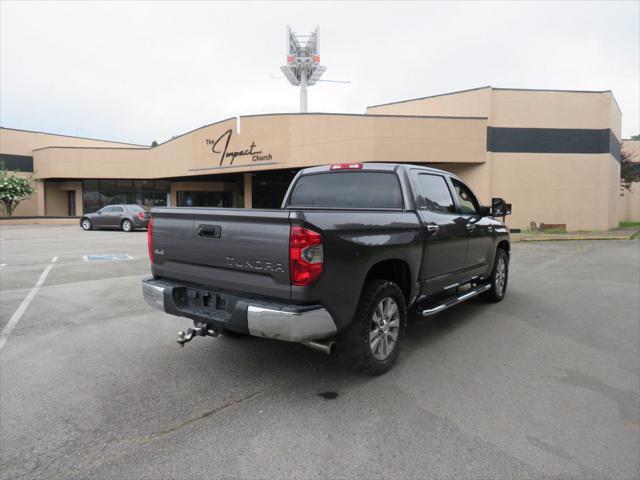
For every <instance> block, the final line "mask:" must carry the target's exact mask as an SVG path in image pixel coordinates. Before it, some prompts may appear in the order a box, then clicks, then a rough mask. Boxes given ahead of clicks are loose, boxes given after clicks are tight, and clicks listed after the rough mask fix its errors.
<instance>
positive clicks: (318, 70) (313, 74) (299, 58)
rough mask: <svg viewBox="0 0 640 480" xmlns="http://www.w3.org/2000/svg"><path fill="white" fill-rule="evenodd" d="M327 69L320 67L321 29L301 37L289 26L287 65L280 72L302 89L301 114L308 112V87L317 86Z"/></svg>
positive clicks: (318, 28)
mask: <svg viewBox="0 0 640 480" xmlns="http://www.w3.org/2000/svg"><path fill="white" fill-rule="evenodd" d="M326 69H327V67H326V66H324V65H320V27H316V29H315V30H314V31H313V32H311V33H310V34H309V35H300V34H297V33H296V32H294V31H292V30H291V27H289V26H287V64H286V65H283V66H282V67H280V70H282V73H284V76H285V77H286V78H287V80H289V82H290V83H291V85H294V86H296V87H298V86H299V87H300V112H302V113H305V112H306V111H307V87H311V86H312V85H315V84H316V82H317V81H318V80H320V77H321V76H322V74H323V73H324V71H325V70H326Z"/></svg>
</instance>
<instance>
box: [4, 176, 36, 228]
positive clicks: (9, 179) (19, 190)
mask: <svg viewBox="0 0 640 480" xmlns="http://www.w3.org/2000/svg"><path fill="white" fill-rule="evenodd" d="M35 191H36V190H35V188H33V185H31V179H29V178H26V177H20V176H18V175H16V174H15V173H13V172H8V171H7V170H5V169H4V166H1V165H0V203H2V208H3V209H4V212H5V214H6V215H7V217H10V216H12V215H13V211H14V210H15V209H16V207H17V206H18V204H19V203H20V202H21V201H22V200H25V199H27V198H29V197H30V196H31V195H33V193H34V192H35Z"/></svg>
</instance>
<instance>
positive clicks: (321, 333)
mask: <svg viewBox="0 0 640 480" xmlns="http://www.w3.org/2000/svg"><path fill="white" fill-rule="evenodd" d="M247 326H248V328H249V333H250V334H251V335H253V336H255V337H266V338H274V339H276V340H286V341H288V342H304V341H307V340H319V339H323V338H328V337H332V336H334V335H335V334H336V324H335V323H334V321H333V319H332V318H331V315H329V312H327V310H326V309H324V308H322V307H319V308H315V309H313V310H306V311H299V312H295V311H286V310H273V309H270V308H263V307H257V306H254V305H249V307H248V308H247Z"/></svg>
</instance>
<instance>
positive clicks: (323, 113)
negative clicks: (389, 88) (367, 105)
mask: <svg viewBox="0 0 640 480" xmlns="http://www.w3.org/2000/svg"><path fill="white" fill-rule="evenodd" d="M277 115H340V116H344V117H364V118H373V117H391V118H444V119H456V120H457V119H471V120H487V119H488V117H472V116H468V117H456V116H455V115H397V114H392V113H332V112H292V113H257V114H253V115H241V116H240V118H241V119H242V118H250V117H274V116H277Z"/></svg>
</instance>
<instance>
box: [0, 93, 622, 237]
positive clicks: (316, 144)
mask: <svg viewBox="0 0 640 480" xmlns="http://www.w3.org/2000/svg"><path fill="white" fill-rule="evenodd" d="M620 123H621V114H620V110H619V108H618V105H617V104H616V101H615V98H614V97H613V95H612V93H611V92H610V91H604V92H579V91H549V90H516V89H496V88H491V87H482V88H478V89H473V90H466V91H462V92H454V93H449V94H444V95H437V96H433V97H426V98H420V99H414V100H407V101H402V102H396V103H390V104H384V105H376V106H371V107H368V109H367V113H366V114H363V115H355V114H354V115H349V114H323V113H309V114H272V115H253V116H245V117H241V118H230V119H227V120H222V121H220V122H217V123H213V124H211V125H207V126H204V127H201V128H198V129H196V130H193V131H191V132H188V133H185V134H184V135H181V136H179V137H176V138H173V139H171V140H169V141H167V142H165V143H163V144H161V145H159V146H157V147H155V148H148V147H142V146H140V145H128V144H122V143H113V142H105V141H98V140H90V139H81V138H74V137H64V136H59V135H49V134H41V133H33V132H24V131H20V130H12V129H8V128H3V129H1V130H0V154H2V157H3V158H10V157H11V158H12V161H11V164H12V165H14V168H16V167H19V166H20V165H22V166H23V167H25V168H20V170H22V171H23V172H29V173H26V174H28V175H29V174H30V175H33V178H34V179H35V181H36V184H37V186H38V192H37V195H36V196H35V197H34V199H32V200H30V201H27V202H25V203H24V204H23V205H21V206H20V207H19V208H18V210H17V212H16V215H26V216H28V215H39V216H65V215H71V216H80V215H81V214H82V213H83V212H88V211H95V210H96V209H98V208H100V207H102V206H103V205H105V204H109V203H125V202H126V203H133V202H136V203H142V204H147V205H174V206H175V205H177V206H232V207H243V206H244V207H254V208H272V207H277V206H279V204H280V201H281V199H282V196H283V195H284V192H285V190H286V186H287V185H288V183H289V181H290V179H291V178H292V176H293V175H294V174H295V172H296V171H297V170H298V169H300V168H303V167H307V166H312V165H321V164H328V163H342V162H406V163H416V164H423V165H434V166H437V167H439V168H443V169H445V170H449V171H452V172H454V173H456V174H458V175H460V176H461V177H462V178H463V179H465V180H466V181H467V182H468V183H469V184H470V185H471V186H472V187H473V188H474V190H475V191H476V194H477V195H478V196H479V197H480V199H481V200H482V201H483V202H486V203H488V202H489V201H490V199H491V197H495V196H499V197H504V198H505V199H507V201H509V202H511V203H512V204H513V215H512V216H511V217H510V218H509V219H508V220H509V222H508V223H509V225H510V227H512V228H529V226H530V222H532V221H533V222H536V223H541V222H542V223H547V224H550V223H551V224H565V225H566V227H567V229H569V230H586V229H589V230H591V229H597V230H605V229H609V228H612V227H615V226H617V224H618V216H619V214H618V210H619V209H620V201H619V198H618V197H619V188H618V184H619V175H620V164H619V149H620V142H619V140H618V139H619V138H620ZM5 163H7V162H6V161H5ZM31 172H32V173H31Z"/></svg>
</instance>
